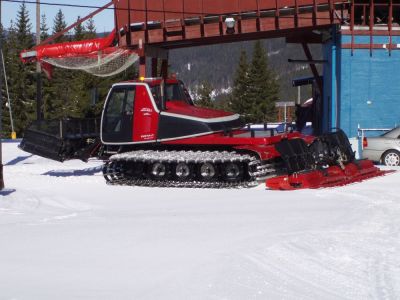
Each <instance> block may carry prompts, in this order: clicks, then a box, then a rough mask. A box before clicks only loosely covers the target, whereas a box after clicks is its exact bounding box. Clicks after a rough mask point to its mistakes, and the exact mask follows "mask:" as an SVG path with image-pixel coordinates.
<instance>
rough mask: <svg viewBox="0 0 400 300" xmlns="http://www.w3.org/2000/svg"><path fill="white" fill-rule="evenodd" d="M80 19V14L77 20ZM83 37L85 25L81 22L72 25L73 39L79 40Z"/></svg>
mask: <svg viewBox="0 0 400 300" xmlns="http://www.w3.org/2000/svg"><path fill="white" fill-rule="evenodd" d="M80 19H81V17H80V16H78V18H77V20H76V21H77V22H79V21H80ZM84 38H85V26H84V25H83V24H82V23H79V24H78V25H76V26H75V27H74V40H75V41H81V40H83V39H84Z"/></svg>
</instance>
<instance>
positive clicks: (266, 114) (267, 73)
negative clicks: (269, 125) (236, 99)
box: [247, 41, 279, 122]
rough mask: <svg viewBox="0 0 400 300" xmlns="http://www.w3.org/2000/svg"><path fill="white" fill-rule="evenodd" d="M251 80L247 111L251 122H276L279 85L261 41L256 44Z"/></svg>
mask: <svg viewBox="0 0 400 300" xmlns="http://www.w3.org/2000/svg"><path fill="white" fill-rule="evenodd" d="M249 78H250V80H249V85H248V90H247V98H248V103H251V105H250V106H249V107H248V110H247V113H248V120H249V121H251V122H270V121H274V120H275V119H276V114H275V102H276V101H277V100H278V95H279V85H278V82H277V80H276V76H275V74H274V73H273V72H272V71H271V70H270V69H269V68H268V61H267V54H266V51H265V49H264V48H263V45H262V43H261V41H257V42H255V44H254V51H253V59H252V62H251V65H250V70H249Z"/></svg>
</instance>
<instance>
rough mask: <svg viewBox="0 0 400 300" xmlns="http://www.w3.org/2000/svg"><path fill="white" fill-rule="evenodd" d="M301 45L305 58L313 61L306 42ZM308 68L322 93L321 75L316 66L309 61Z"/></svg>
mask: <svg viewBox="0 0 400 300" xmlns="http://www.w3.org/2000/svg"><path fill="white" fill-rule="evenodd" d="M301 45H302V47H303V50H304V54H305V55H306V57H307V60H309V61H313V58H312V54H311V51H310V48H308V45H307V44H306V43H302V44H301ZM310 69H311V72H312V73H313V75H314V78H315V82H316V83H317V86H318V89H319V92H320V93H321V95H323V83H322V80H321V77H320V76H319V74H318V70H317V67H316V66H315V64H314V63H310Z"/></svg>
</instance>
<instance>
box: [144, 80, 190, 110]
mask: <svg viewBox="0 0 400 300" xmlns="http://www.w3.org/2000/svg"><path fill="white" fill-rule="evenodd" d="M150 89H151V93H152V94H153V98H154V100H155V101H156V104H157V107H158V108H159V109H160V108H161V86H160V85H156V86H153V87H151V88H150ZM164 95H165V101H166V102H167V103H168V101H179V102H183V103H186V104H188V105H193V101H192V99H191V98H190V95H189V93H188V92H187V90H186V89H185V88H184V87H183V84H182V83H170V84H168V83H167V84H165V85H164Z"/></svg>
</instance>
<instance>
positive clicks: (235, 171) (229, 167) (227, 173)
mask: <svg viewBox="0 0 400 300" xmlns="http://www.w3.org/2000/svg"><path fill="white" fill-rule="evenodd" d="M223 173H224V177H225V180H226V181H229V182H235V181H240V180H241V179H242V178H243V168H242V166H241V165H240V164H238V163H234V162H230V163H227V164H225V165H224V171H223Z"/></svg>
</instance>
